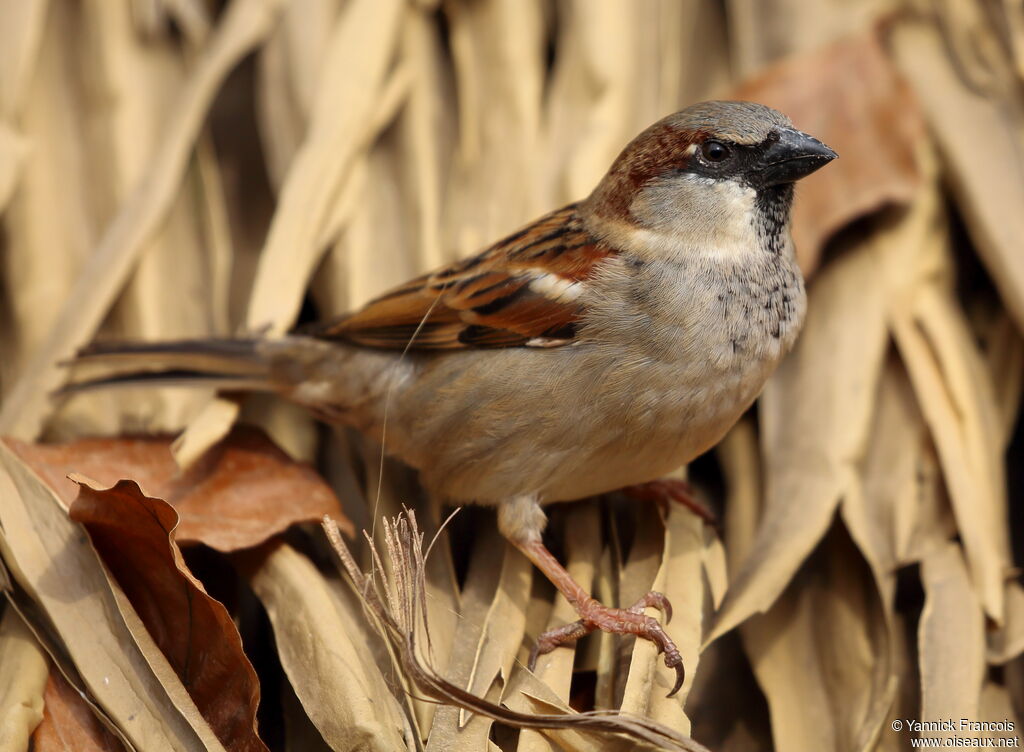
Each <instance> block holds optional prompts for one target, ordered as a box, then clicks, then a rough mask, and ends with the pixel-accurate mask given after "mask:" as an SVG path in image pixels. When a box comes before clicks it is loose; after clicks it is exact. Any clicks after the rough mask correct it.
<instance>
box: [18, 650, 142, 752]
mask: <svg viewBox="0 0 1024 752" xmlns="http://www.w3.org/2000/svg"><path fill="white" fill-rule="evenodd" d="M44 699H45V702H46V705H45V706H44V708H43V720H42V723H40V724H39V726H38V727H37V728H36V730H35V733H33V734H32V749H34V750H35V751H36V752H124V745H123V744H121V742H120V740H119V739H118V738H117V737H116V736H114V735H113V734H112V733H110V731H108V730H107V729H106V728H105V727H104V726H103V724H102V723H100V721H99V720H98V719H97V718H96V716H95V715H94V714H93V712H92V709H91V708H90V707H89V705H88V703H86V702H85V700H83V699H82V696H81V695H80V694H78V691H77V690H76V689H75V688H74V687H72V686H71V685H70V684H68V682H67V680H66V679H65V678H64V677H63V676H61V674H60V671H57V670H56V669H51V671H50V678H49V680H48V681H47V682H46V692H45V694H44Z"/></svg>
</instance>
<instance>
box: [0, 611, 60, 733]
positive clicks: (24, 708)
mask: <svg viewBox="0 0 1024 752" xmlns="http://www.w3.org/2000/svg"><path fill="white" fill-rule="evenodd" d="M0 603H3V601H0ZM0 667H2V671H0V750H2V752H20V751H21V750H24V749H27V748H28V740H29V736H30V735H31V734H32V731H33V729H35V728H36V726H37V725H38V724H39V722H40V721H41V720H42V718H43V690H44V688H45V687H46V676H47V672H48V671H49V665H48V662H47V660H46V654H45V653H44V652H43V649H42V648H41V647H40V646H39V643H38V642H37V641H36V638H35V637H34V636H33V635H32V632H31V631H30V630H29V628H28V627H27V626H26V625H25V622H23V621H22V619H21V616H19V615H18V612H17V611H15V610H14V608H12V607H10V606H8V607H7V608H5V609H4V611H3V616H2V617H0Z"/></svg>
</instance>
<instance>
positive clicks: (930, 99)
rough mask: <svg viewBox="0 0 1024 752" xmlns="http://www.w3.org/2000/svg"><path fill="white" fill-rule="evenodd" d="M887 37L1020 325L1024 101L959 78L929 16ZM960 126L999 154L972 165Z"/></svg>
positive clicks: (1023, 306) (1023, 300)
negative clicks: (981, 137)
mask: <svg viewBox="0 0 1024 752" xmlns="http://www.w3.org/2000/svg"><path fill="white" fill-rule="evenodd" d="M964 5H969V4H966V3H965V4H964ZM892 44H893V49H894V52H895V57H896V60H897V62H898V64H899V66H900V68H901V70H902V71H903V72H904V73H905V75H906V76H907V78H908V79H909V80H910V83H911V85H912V86H913V88H914V90H915V92H916V93H917V96H918V98H919V99H920V101H921V104H922V107H923V109H924V112H925V115H926V117H927V119H928V124H929V126H930V128H931V131H932V133H933V134H934V136H935V139H936V140H937V142H938V146H939V149H940V151H941V154H942V157H943V160H944V166H945V167H946V169H947V170H948V171H949V174H950V177H951V179H952V181H951V182H952V188H953V191H954V194H955V197H956V201H957V205H958V207H959V209H960V211H961V212H962V213H963V215H964V220H965V221H966V223H967V229H968V231H969V232H970V234H971V239H972V240H973V242H974V244H975V246H976V247H977V250H978V253H979V254H980V255H981V257H982V259H983V260H984V261H985V263H986V265H987V266H988V269H989V273H990V274H991V275H992V281H993V282H994V283H995V285H996V288H997V289H998V290H999V292H1000V294H1001V295H1002V299H1003V304H1004V305H1005V306H1006V308H1007V309H1008V310H1009V311H1010V312H1011V313H1012V314H1013V317H1014V320H1015V321H1016V322H1017V327H1018V329H1020V330H1024V254H1022V253H1021V252H1020V239H1021V238H1022V237H1024V213H1022V212H1020V211H1018V209H1019V208H1020V207H1021V206H1024V149H1022V146H1021V143H1022V141H1021V133H1022V128H1024V108H1022V106H1021V103H1020V100H1019V97H1018V96H1017V95H1016V94H1014V95H1013V96H1008V97H1006V98H1003V97H999V96H995V93H994V92H992V91H989V92H981V91H978V90H977V89H975V88H973V87H972V86H971V85H970V83H969V82H966V81H964V80H963V79H962V78H961V76H960V75H959V74H960V73H961V72H962V69H958V68H957V64H956V59H955V58H953V57H951V56H950V55H949V53H948V50H947V48H946V47H945V46H944V40H943V37H942V34H941V32H940V31H939V30H938V29H937V28H935V27H934V26H932V25H930V24H923V23H913V22H906V23H901V24H899V25H897V26H896V28H895V29H894V31H893V35H892ZM967 134H984V143H985V149H986V150H990V153H992V154H998V155H999V158H998V159H993V160H989V161H988V162H986V165H987V166H986V168H985V169H984V170H980V169H978V167H977V162H976V160H975V154H974V152H973V150H972V149H969V148H964V137H965V135H967Z"/></svg>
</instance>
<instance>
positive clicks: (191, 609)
mask: <svg viewBox="0 0 1024 752" xmlns="http://www.w3.org/2000/svg"><path fill="white" fill-rule="evenodd" d="M69 514H70V516H71V519H73V520H75V521H76V522H80V523H82V524H83V525H85V529H86V530H88V531H89V537H90V539H91V540H92V543H93V545H94V546H95V547H96V550H97V551H99V553H100V556H102V557H103V563H104V564H105V565H106V566H107V568H108V569H109V570H110V572H111V573H112V574H113V575H114V577H115V578H116V579H117V582H118V584H119V585H120V586H121V588H122V589H123V590H124V592H125V595H127V596H128V599H129V600H130V601H131V603H132V606H134V607H135V610H136V611H137V612H138V614H139V616H140V618H141V619H142V623H143V624H144V625H145V627H146V629H147V630H148V631H149V633H150V634H151V635H152V636H153V639H154V640H156V643H157V645H158V646H159V648H160V650H161V651H162V652H163V654H164V655H165V656H166V657H167V660H168V661H170V663H171V666H172V667H173V668H174V670H175V672H176V673H177V674H178V676H179V677H180V679H181V681H182V683H183V684H184V685H185V687H187V688H188V691H189V694H190V695H191V696H192V698H193V700H194V701H195V703H196V705H197V707H198V708H199V711H200V712H201V713H202V714H203V717H204V718H206V720H207V721H208V722H209V724H210V726H211V728H213V730H214V732H215V733H216V734H217V737H218V738H219V739H220V740H221V742H222V743H223V744H224V746H225V748H226V749H228V750H238V751H239V752H242V751H249V750H257V751H259V750H266V746H265V745H264V744H263V742H261V741H260V739H259V737H258V736H257V734H256V708H257V706H258V705H259V698H260V689H259V680H258V679H257V678H256V672H255V671H254V670H253V668H252V664H251V663H249V660H248V659H247V658H246V657H245V654H244V653H243V652H242V639H241V637H240V636H239V634H238V630H237V629H236V628H235V625H234V622H233V621H232V620H231V615H230V614H229V613H228V611H227V609H226V608H224V605H223V604H221V603H220V602H219V601H216V600H214V599H213V598H211V597H210V596H209V595H207V593H206V590H205V589H204V588H203V585H202V583H200V582H199V580H197V579H196V578H195V577H193V576H192V574H191V572H189V570H188V567H187V566H186V564H185V561H184V559H182V557H181V551H180V550H179V549H178V546H177V545H176V544H175V542H174V528H175V526H176V525H177V524H178V515H177V513H176V512H175V511H174V508H173V507H172V506H171V505H170V504H168V503H167V502H166V501H163V500H162V499H157V498H151V497H147V496H145V495H143V493H142V492H141V491H140V490H139V487H138V485H137V484H136V483H135V482H134V481H120V482H119V483H117V485H115V486H114V487H113V488H109V489H105V490H100V489H97V488H92V487H90V486H88V485H85V484H80V491H79V493H78V496H77V498H75V500H74V502H72V504H71V508H70V509H69Z"/></svg>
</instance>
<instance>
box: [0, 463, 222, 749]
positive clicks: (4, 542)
mask: <svg viewBox="0 0 1024 752" xmlns="http://www.w3.org/2000/svg"><path fill="white" fill-rule="evenodd" d="M0 462H2V465H3V472H2V473H0V528H2V530H3V534H2V535H0V553H2V555H3V558H4V560H5V561H7V562H13V563H14V565H16V566H14V565H10V566H9V568H10V570H11V573H12V575H13V576H15V577H16V578H17V579H18V582H19V585H20V586H21V587H22V588H23V589H24V590H25V591H26V593H27V594H28V596H29V597H31V598H32V599H33V601H35V602H36V603H37V604H38V605H39V606H40V607H41V608H42V610H43V611H44V612H45V614H46V617H47V619H48V621H49V623H50V624H52V627H53V629H54V630H55V632H56V634H57V635H58V636H59V638H60V639H61V640H62V641H63V646H64V648H65V650H66V651H67V654H68V655H69V656H70V658H71V659H72V660H73V661H74V665H75V668H76V669H77V670H78V673H79V674H80V675H81V677H82V679H83V681H84V683H85V685H86V687H87V688H88V690H89V692H90V693H91V694H92V696H93V697H94V698H95V700H96V702H97V703H98V704H99V705H101V706H102V707H103V709H104V710H105V712H106V713H107V714H108V715H109V716H110V719H111V720H112V721H113V722H114V723H115V724H117V727H118V728H119V729H120V730H121V731H122V732H123V733H124V735H125V737H126V738H127V739H128V740H129V742H130V743H131V744H133V745H134V746H135V748H136V749H139V750H148V749H169V750H189V751H190V752H193V751H194V752H199V751H200V750H219V749H223V747H222V746H221V745H220V743H219V742H218V741H217V737H216V736H215V735H214V734H213V732H212V731H211V730H210V728H209V726H208V725H207V724H206V721H205V720H204V719H203V717H202V716H201V715H200V714H199V712H198V710H197V709H196V707H195V704H194V703H193V702H192V700H191V698H190V697H189V695H188V693H187V691H186V690H185V687H184V686H183V685H182V684H181V682H180V681H179V679H178V677H177V676H176V675H175V674H174V672H173V671H172V670H171V668H170V666H169V665H167V663H166V659H164V657H163V655H162V653H160V651H159V650H158V649H157V647H156V645H155V644H153V643H152V641H151V638H149V637H148V633H147V632H146V630H145V628H144V627H143V626H142V624H141V622H139V620H138V616H137V615H135V612H134V610H132V608H131V604H130V603H128V601H127V599H125V598H124V594H123V592H122V591H121V590H120V588H118V587H117V585H116V583H115V584H111V581H110V580H109V579H108V575H107V574H106V570H105V569H104V567H103V564H102V562H101V560H100V558H99V555H98V554H97V553H96V551H95V550H94V549H93V548H92V546H91V545H90V544H89V541H88V537H87V536H86V535H84V534H83V532H82V528H81V526H79V525H78V524H76V523H74V522H72V521H71V520H69V519H68V517H67V512H66V510H65V509H64V507H63V506H61V504H60V502H59V501H58V500H57V498H56V496H55V495H54V493H53V491H51V490H50V489H49V488H47V487H46V486H45V485H44V484H43V482H42V481H41V480H40V479H39V478H37V477H36V476H35V475H33V474H32V472H31V470H30V469H29V467H28V466H27V465H25V464H24V463H23V462H21V460H19V459H18V457H17V456H16V455H14V454H13V453H12V452H11V451H10V450H9V449H8V448H7V447H6V446H5V445H3V444H2V443H0ZM83 625H88V626H89V628H88V629H83Z"/></svg>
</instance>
